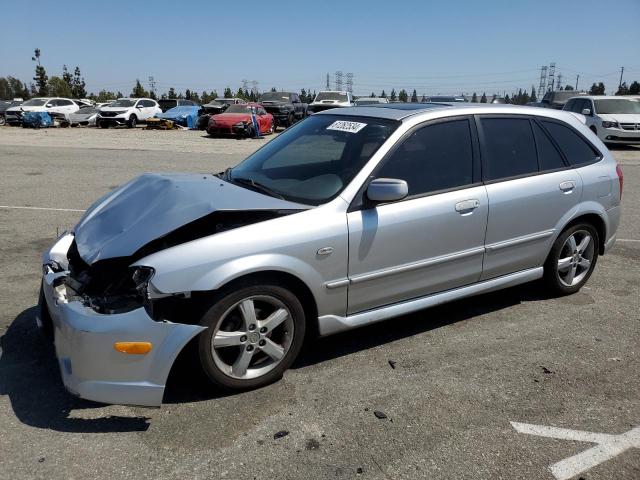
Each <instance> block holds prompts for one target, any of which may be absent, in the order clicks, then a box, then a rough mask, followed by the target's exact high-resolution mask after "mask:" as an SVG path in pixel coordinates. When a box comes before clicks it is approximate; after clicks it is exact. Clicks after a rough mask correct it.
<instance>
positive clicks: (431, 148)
mask: <svg viewBox="0 0 640 480" xmlns="http://www.w3.org/2000/svg"><path fill="white" fill-rule="evenodd" d="M375 176H376V177H377V178H396V179H400V180H405V181H406V182H407V184H408V185H409V196H418V195H425V194H429V193H433V192H438V191H441V190H448V189H452V188H456V187H463V186H465V185H470V184H472V183H473V143H472V140H471V129H470V124H469V120H468V119H462V120H453V121H447V122H442V123H436V124H432V125H427V126H425V127H422V128H420V129H419V130H416V131H414V132H413V133H412V134H411V135H410V136H409V137H408V138H406V139H405V140H404V141H403V142H402V144H401V145H400V146H399V147H398V148H397V149H396V150H395V151H394V152H393V153H392V154H391V156H390V157H389V158H387V159H386V161H385V162H384V164H383V165H382V167H381V168H380V169H379V170H378V171H377V172H376V174H375Z"/></svg>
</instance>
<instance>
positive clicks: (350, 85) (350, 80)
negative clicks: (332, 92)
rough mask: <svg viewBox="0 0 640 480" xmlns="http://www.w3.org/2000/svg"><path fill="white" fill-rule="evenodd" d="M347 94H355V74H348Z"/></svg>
mask: <svg viewBox="0 0 640 480" xmlns="http://www.w3.org/2000/svg"><path fill="white" fill-rule="evenodd" d="M347 92H350V93H353V73H351V72H349V73H347Z"/></svg>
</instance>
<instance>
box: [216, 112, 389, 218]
mask: <svg viewBox="0 0 640 480" xmlns="http://www.w3.org/2000/svg"><path fill="white" fill-rule="evenodd" d="M398 125H400V122H397V121H394V120H386V119H380V118H370V117H347V116H342V115H340V116H338V115H314V116H312V117H308V118H307V119H306V120H304V121H302V122H300V123H298V124H296V125H294V126H293V127H291V128H289V129H287V130H286V131H285V132H284V133H282V134H281V135H280V136H278V137H277V138H275V139H274V140H272V141H270V142H269V143H267V144H266V145H265V146H264V147H263V148H261V149H260V150H258V151H257V152H255V153H254V154H253V155H251V156H250V157H249V158H247V159H246V160H245V161H244V162H242V163H241V164H240V165H238V166H237V167H235V168H233V169H232V170H230V171H229V172H227V179H228V180H230V181H231V182H235V183H239V184H242V185H244V186H247V184H248V182H247V180H248V181H249V182H254V183H255V185H256V186H260V187H262V190H263V191H271V192H272V193H273V194H274V195H278V196H282V197H283V198H285V199H286V200H290V201H294V202H300V203H305V204H309V205H320V204H322V203H326V202H327V201H329V200H331V199H332V198H335V197H336V196H337V195H338V194H339V193H340V192H341V191H342V190H343V189H344V188H345V187H346V186H347V185H348V184H349V182H350V181H351V180H352V179H353V177H354V176H355V175H356V174H357V173H358V172H359V171H360V169H361V168H362V167H363V166H364V165H365V163H366V162H367V161H368V160H369V159H370V158H371V156H372V155H373V154H374V153H375V152H376V151H377V150H378V148H380V146H381V145H382V144H383V143H384V142H385V141H386V140H387V139H388V138H389V136H390V135H391V134H392V133H393V131H394V130H395V129H396V128H397V127H398ZM243 180H244V181H243Z"/></svg>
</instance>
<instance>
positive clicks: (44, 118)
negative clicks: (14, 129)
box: [22, 112, 53, 128]
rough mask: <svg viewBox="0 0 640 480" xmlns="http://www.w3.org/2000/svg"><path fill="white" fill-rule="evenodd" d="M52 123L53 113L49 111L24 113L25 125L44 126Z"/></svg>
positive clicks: (23, 121)
mask: <svg viewBox="0 0 640 480" xmlns="http://www.w3.org/2000/svg"><path fill="white" fill-rule="evenodd" d="M52 124H53V122H52V121H51V115H49V114H48V113H47V112H24V114H23V115H22V125H23V126H25V127H32V128H42V127H50V126H51V125H52Z"/></svg>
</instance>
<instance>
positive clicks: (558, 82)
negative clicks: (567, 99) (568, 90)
mask: <svg viewBox="0 0 640 480" xmlns="http://www.w3.org/2000/svg"><path fill="white" fill-rule="evenodd" d="M560 88H562V73H558V81H557V82H556V90H560Z"/></svg>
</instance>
